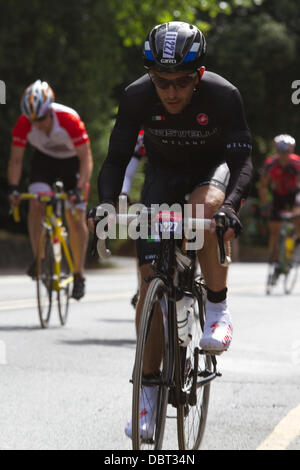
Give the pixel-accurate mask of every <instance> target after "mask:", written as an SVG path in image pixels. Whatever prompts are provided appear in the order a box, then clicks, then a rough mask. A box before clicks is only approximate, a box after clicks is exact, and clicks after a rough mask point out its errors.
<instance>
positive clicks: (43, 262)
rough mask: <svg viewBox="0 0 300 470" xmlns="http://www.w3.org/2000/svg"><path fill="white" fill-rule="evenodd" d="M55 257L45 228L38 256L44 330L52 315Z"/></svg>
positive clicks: (39, 304)
mask: <svg viewBox="0 0 300 470" xmlns="http://www.w3.org/2000/svg"><path fill="white" fill-rule="evenodd" d="M53 265H54V256H53V248H52V242H51V235H50V232H49V230H47V229H45V228H43V229H42V232H41V236H40V240H39V247H38V254H37V300H38V312H39V318H40V323H41V327H42V328H47V327H48V324H49V320H50V315H51V307H52V292H53Z"/></svg>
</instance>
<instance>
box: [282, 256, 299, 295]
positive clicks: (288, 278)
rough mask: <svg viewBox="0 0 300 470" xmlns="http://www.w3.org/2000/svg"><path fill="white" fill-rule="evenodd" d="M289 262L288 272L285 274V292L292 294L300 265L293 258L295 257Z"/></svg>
mask: <svg viewBox="0 0 300 470" xmlns="http://www.w3.org/2000/svg"><path fill="white" fill-rule="evenodd" d="M287 263H288V272H287V273H286V274H285V276H284V292H285V294H291V293H292V291H293V289H294V287H295V285H296V282H297V277H298V268H299V265H298V263H297V262H296V261H294V260H293V257H292V258H291V260H290V261H287Z"/></svg>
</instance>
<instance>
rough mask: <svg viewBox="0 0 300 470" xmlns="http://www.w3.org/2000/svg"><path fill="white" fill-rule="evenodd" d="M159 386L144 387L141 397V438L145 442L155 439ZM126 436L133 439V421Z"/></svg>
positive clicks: (127, 427) (126, 431) (130, 422)
mask: <svg viewBox="0 0 300 470" xmlns="http://www.w3.org/2000/svg"><path fill="white" fill-rule="evenodd" d="M157 394H158V386H154V387H146V386H145V387H143V388H142V391H141V396H140V436H141V439H142V440H143V441H151V440H152V439H153V434H154V428H155V420H156V407H157ZM125 434H126V436H127V437H129V438H130V439H132V420H130V421H129V422H128V423H127V425H126V427H125Z"/></svg>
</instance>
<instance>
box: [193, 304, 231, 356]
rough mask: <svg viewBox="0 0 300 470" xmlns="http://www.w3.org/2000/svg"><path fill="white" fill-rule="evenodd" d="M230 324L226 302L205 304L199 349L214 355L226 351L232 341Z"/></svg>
mask: <svg viewBox="0 0 300 470" xmlns="http://www.w3.org/2000/svg"><path fill="white" fill-rule="evenodd" d="M232 329H233V328H232V323H231V316H230V313H229V310H228V308H227V304H226V300H224V301H223V302H220V303H217V304H216V303H213V302H210V301H209V300H207V302H206V321H205V324H204V332H203V336H202V338H201V340H200V347H201V348H202V349H204V350H206V351H212V352H214V353H215V354H221V353H222V352H223V351H226V350H227V349H228V348H229V346H230V343H231V341H232Z"/></svg>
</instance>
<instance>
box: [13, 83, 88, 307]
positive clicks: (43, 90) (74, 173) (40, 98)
mask: <svg viewBox="0 0 300 470" xmlns="http://www.w3.org/2000/svg"><path fill="white" fill-rule="evenodd" d="M21 109H22V115H21V116H20V117H19V118H18V120H17V122H16V124H15V126H14V128H13V130H12V146H11V153H10V159H9V164H8V184H9V199H10V201H11V203H12V204H18V202H19V201H18V193H19V183H20V180H21V174H22V163H23V156H24V152H25V149H26V146H27V144H28V143H29V144H30V145H31V146H32V147H34V149H35V153H34V156H33V159H32V162H31V167H30V181H29V183H30V184H29V188H28V190H29V192H32V193H41V192H44V191H50V190H51V189H52V185H53V183H54V182H55V181H56V180H57V179H60V180H61V181H62V182H63V184H64V188H65V190H66V191H68V192H69V191H70V194H72V195H71V196H70V200H69V201H67V204H66V219H67V223H68V226H69V230H70V244H71V249H72V254H73V257H74V270H75V275H74V289H73V294H72V295H73V297H74V298H76V299H77V300H79V299H80V298H81V297H83V295H84V291H85V285H84V277H83V268H84V260H85V255H86V249H87V243H88V230H87V227H86V223H85V210H86V201H85V200H83V199H85V198H82V194H83V193H87V190H88V187H89V181H90V176H91V173H92V169H93V158H92V153H91V148H90V140H89V136H88V134H87V132H86V128H85V125H84V123H83V121H82V120H81V119H80V117H79V115H78V114H77V112H76V111H74V109H72V108H69V107H67V106H64V105H62V104H58V103H55V102H54V92H53V90H52V88H51V87H50V86H49V85H48V83H47V82H41V80H37V81H36V82H34V83H33V84H31V85H29V86H28V87H27V88H26V90H25V91H24V94H23V96H22V100H21ZM74 203H75V204H76V207H77V213H78V217H77V218H76V220H75V218H74V217H73V216H72V213H71V205H72V204H74ZM43 215H44V208H43V206H42V205H41V204H40V203H38V202H37V201H34V200H33V201H30V206H29V214H28V229H29V235H30V239H31V245H32V250H33V254H34V257H36V254H37V247H38V240H39V234H40V227H41V221H42V218H43ZM28 274H29V275H30V276H31V277H35V261H34V263H33V265H32V266H31V267H30V268H29V271H28Z"/></svg>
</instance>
